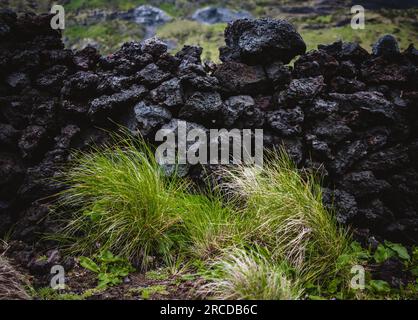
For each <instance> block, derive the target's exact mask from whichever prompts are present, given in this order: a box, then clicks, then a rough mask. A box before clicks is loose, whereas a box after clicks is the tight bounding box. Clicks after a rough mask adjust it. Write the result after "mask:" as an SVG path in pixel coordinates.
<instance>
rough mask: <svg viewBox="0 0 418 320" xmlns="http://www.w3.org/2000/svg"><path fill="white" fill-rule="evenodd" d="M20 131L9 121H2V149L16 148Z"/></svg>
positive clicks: (0, 133) (0, 131)
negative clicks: (8, 122)
mask: <svg viewBox="0 0 418 320" xmlns="http://www.w3.org/2000/svg"><path fill="white" fill-rule="evenodd" d="M19 136H20V131H19V130H16V129H15V128H13V126H11V125H10V124H7V123H0V147H1V149H2V150H6V149H11V150H13V149H15V148H16V146H17V141H18V139H19Z"/></svg>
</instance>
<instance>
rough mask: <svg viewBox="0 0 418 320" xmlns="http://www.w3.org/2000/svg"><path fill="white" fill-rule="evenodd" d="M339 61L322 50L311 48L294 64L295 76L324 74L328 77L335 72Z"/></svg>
mask: <svg viewBox="0 0 418 320" xmlns="http://www.w3.org/2000/svg"><path fill="white" fill-rule="evenodd" d="M338 66H339V63H338V61H337V60H336V59H335V58H334V57H333V56H331V55H329V54H327V53H326V52H325V51H323V50H312V51H309V52H308V53H306V54H304V55H302V56H300V57H299V59H298V60H296V61H295V64H294V74H295V76H296V77H297V78H308V77H317V76H320V75H322V76H324V77H325V79H328V78H330V77H332V76H333V75H335V74H336V72H337V69H338Z"/></svg>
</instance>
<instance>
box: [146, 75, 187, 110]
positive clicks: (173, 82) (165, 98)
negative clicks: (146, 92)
mask: <svg viewBox="0 0 418 320" xmlns="http://www.w3.org/2000/svg"><path fill="white" fill-rule="evenodd" d="M150 97H151V99H152V100H153V101H154V102H156V103H160V104H161V105H163V106H165V107H168V108H174V107H178V106H181V105H182V104H183V90H182V86H181V84H180V79H178V78H173V79H170V80H168V81H165V82H163V83H162V84H160V86H158V87H157V88H155V89H154V90H152V91H151V92H150Z"/></svg>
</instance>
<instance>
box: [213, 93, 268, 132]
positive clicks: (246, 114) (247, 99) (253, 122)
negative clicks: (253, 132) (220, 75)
mask: <svg viewBox="0 0 418 320" xmlns="http://www.w3.org/2000/svg"><path fill="white" fill-rule="evenodd" d="M221 113H222V123H223V125H224V126H225V127H226V128H244V129H248V128H261V127H262V126H263V124H264V113H263V112H262V111H261V110H260V109H259V108H258V107H257V106H256V104H255V101H254V99H253V98H252V97H251V96H233V97H230V98H228V99H227V100H225V102H224V105H223V107H222V110H221Z"/></svg>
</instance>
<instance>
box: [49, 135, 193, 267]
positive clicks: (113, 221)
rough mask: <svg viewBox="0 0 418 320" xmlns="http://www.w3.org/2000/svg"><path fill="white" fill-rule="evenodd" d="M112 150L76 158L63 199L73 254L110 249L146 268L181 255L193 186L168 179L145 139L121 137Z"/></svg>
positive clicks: (62, 234)
mask: <svg viewBox="0 0 418 320" xmlns="http://www.w3.org/2000/svg"><path fill="white" fill-rule="evenodd" d="M115 142H116V144H115V145H112V146H105V147H97V148H96V149H95V150H94V151H93V152H88V153H85V152H79V153H76V154H75V155H74V159H75V160H74V161H73V163H72V165H71V168H70V169H68V170H66V172H65V175H64V176H65V178H64V182H65V184H66V185H68V186H69V187H68V188H67V189H66V190H64V191H63V192H62V193H61V194H60V195H59V200H58V206H57V209H58V210H60V211H62V210H63V209H66V210H65V212H66V217H65V221H64V226H63V228H62V230H60V232H59V234H60V237H61V240H65V241H66V242H67V243H68V245H69V250H70V252H72V253H73V254H83V255H91V254H94V253H97V252H98V251H99V249H101V248H104V249H106V250H110V251H111V252H116V253H117V254H118V255H119V256H122V257H126V258H128V259H129V260H130V261H131V262H134V263H137V264H140V265H141V266H142V267H146V266H148V265H149V263H150V262H151V260H152V258H153V257H154V256H161V257H165V256H167V255H170V254H171V252H172V251H174V250H176V246H178V245H179V243H180V242H181V239H182V236H183V225H182V222H181V215H182V214H183V211H184V210H183V208H182V203H181V202H180V201H179V199H183V198H184V194H185V192H186V191H187V190H188V187H189V186H188V182H187V181H186V180H181V179H180V178H178V177H176V175H173V176H171V177H167V176H166V175H165V174H164V172H163V170H162V168H161V167H160V166H159V165H158V163H157V162H156V160H155V157H154V153H153V151H152V150H151V149H150V148H149V147H148V146H147V145H146V143H145V142H144V141H143V140H142V139H135V138H131V137H117V138H116V139H115Z"/></svg>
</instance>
